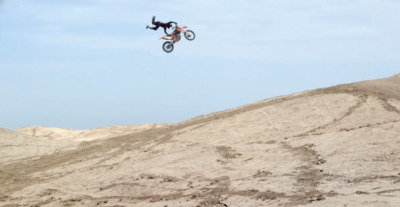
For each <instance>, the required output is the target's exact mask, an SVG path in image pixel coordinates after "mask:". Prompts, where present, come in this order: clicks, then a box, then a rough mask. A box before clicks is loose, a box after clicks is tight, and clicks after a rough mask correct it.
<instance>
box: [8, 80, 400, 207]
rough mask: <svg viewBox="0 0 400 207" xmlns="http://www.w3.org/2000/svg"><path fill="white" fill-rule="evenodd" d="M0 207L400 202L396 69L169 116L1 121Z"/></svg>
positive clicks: (399, 86)
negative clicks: (148, 120) (97, 123)
mask: <svg viewBox="0 0 400 207" xmlns="http://www.w3.org/2000/svg"><path fill="white" fill-rule="evenodd" d="M0 149H1V151H0V155H1V157H0V206H8V207H10V206H114V207H117V206H119V207H121V206H160V207H164V206H169V207H175V206H185V207H186V206H318V207H319V206H328V207H329V206H335V207H336V206H348V207H350V206H370V207H377V206H391V207H398V206H400V76H398V75H397V76H393V77H391V78H387V79H381V80H374V81H366V82H360V83H354V84H346V85H339V86H335V87H331V88H326V89H317V90H313V91H307V92H303V93H298V94H292V95H289V96H282V97H277V98H273V99H268V100H264V101H260V102H257V103H254V104H250V105H246V106H243V107H239V108H235V109H231V110H227V111H222V112H218V113H214V114H209V115H204V116H200V117H196V118H193V119H191V120H188V121H184V122H181V123H178V124H168V125H164V124H151V125H143V126H116V127H106V128H100V129H92V130H69V129H58V128H46V127H26V128H22V129H19V130H16V131H10V130H7V129H2V128H0Z"/></svg>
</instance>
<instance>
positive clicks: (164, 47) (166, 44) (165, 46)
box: [163, 42, 174, 53]
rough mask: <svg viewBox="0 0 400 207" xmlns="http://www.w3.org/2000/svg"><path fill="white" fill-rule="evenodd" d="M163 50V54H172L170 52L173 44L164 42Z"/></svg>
mask: <svg viewBox="0 0 400 207" xmlns="http://www.w3.org/2000/svg"><path fill="white" fill-rule="evenodd" d="M163 50H164V52H167V53H170V52H172V50H174V44H172V43H171V42H164V44H163Z"/></svg>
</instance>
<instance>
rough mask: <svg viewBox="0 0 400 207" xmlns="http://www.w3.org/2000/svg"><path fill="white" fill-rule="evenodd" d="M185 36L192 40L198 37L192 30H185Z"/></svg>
mask: <svg viewBox="0 0 400 207" xmlns="http://www.w3.org/2000/svg"><path fill="white" fill-rule="evenodd" d="M185 37H186V39H187V40H190V41H192V40H194V38H195V37H196V35H195V34H194V32H193V31H192V30H187V31H186V32H185Z"/></svg>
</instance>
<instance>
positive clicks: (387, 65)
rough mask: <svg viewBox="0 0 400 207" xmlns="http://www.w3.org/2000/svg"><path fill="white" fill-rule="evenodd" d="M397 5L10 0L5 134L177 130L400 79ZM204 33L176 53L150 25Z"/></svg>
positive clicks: (0, 78) (2, 110) (3, 5)
mask: <svg viewBox="0 0 400 207" xmlns="http://www.w3.org/2000/svg"><path fill="white" fill-rule="evenodd" d="M398 11H400V1H398V0H298V1H293V0H218V1H216V0H202V1H194V0H190V1H188V0H169V1H164V0H152V1H149V0H135V1H132V0H58V1H55V0H35V1H32V0H0V127H3V128H8V129H18V128H21V127H25V126H47V127H59V128H71V129H92V128H98V127H104V126H114V125H140V124H147V123H177V122H180V121H184V120H187V119H190V118H193V117H196V116H199V115H203V114H209V113H212V112H217V111H222V110H227V109H231V108H234V107H238V106H243V105H246V104H250V103H254V102H257V101H261V100H265V99H268V98H272V97H276V96H281V95H288V94H292V93H296V92H301V91H305V90H311V89H316V88H323V87H330V86H333V85H338V84H343V83H351V82H358V81H363V80H370V79H378V78H385V77H390V76H393V75H395V74H398V73H400V38H399V37H400V21H399V19H400V13H399V12H398ZM152 16H156V20H157V21H163V22H167V21H176V22H178V24H179V25H180V26H188V29H190V30H192V31H194V32H195V34H196V39H195V40H194V41H188V40H186V39H182V40H181V41H180V42H178V43H176V44H175V49H174V51H173V52H172V53H169V54H167V53H165V52H163V50H162V44H163V41H162V40H159V38H160V37H161V36H163V35H164V34H163V33H164V32H163V30H162V29H159V30H157V31H153V30H146V25H148V24H151V17H152Z"/></svg>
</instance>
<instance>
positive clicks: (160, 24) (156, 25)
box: [146, 16, 177, 35]
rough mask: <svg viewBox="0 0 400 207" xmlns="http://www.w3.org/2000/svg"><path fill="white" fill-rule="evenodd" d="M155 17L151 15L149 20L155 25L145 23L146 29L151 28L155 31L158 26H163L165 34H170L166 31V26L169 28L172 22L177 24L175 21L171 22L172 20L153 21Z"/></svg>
mask: <svg viewBox="0 0 400 207" xmlns="http://www.w3.org/2000/svg"><path fill="white" fill-rule="evenodd" d="M155 19H156V16H153V20H152V21H151V23H152V24H154V25H155V27H150V26H149V25H147V27H146V29H152V30H154V31H155V30H157V29H158V28H159V27H162V28H164V32H165V34H167V35H170V34H168V33H167V28H168V29H169V28H171V27H172V24H177V23H176V22H173V21H170V22H167V23H163V22H159V21H155Z"/></svg>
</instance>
